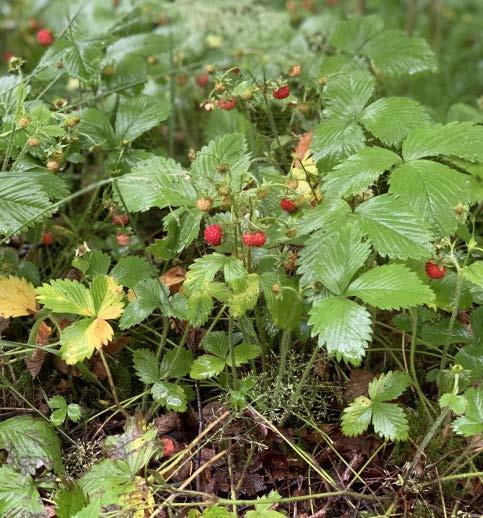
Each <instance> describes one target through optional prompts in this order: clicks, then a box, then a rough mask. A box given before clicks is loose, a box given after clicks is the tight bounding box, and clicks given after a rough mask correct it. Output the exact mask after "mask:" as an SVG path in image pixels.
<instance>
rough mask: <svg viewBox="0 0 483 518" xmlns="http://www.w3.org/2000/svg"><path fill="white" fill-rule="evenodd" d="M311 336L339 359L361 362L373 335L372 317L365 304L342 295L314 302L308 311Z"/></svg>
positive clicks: (356, 363) (353, 362) (355, 363)
mask: <svg viewBox="0 0 483 518" xmlns="http://www.w3.org/2000/svg"><path fill="white" fill-rule="evenodd" d="M309 315H310V318H309V324H310V325H311V326H312V336H315V335H318V336H319V345H321V346H322V345H324V344H325V345H326V347H327V351H328V352H329V354H330V355H331V356H335V357H336V358H337V359H339V360H340V359H344V360H345V361H347V362H349V363H352V364H354V365H358V364H359V363H360V361H361V359H362V358H363V356H364V354H365V348H366V347H367V344H368V342H369V340H370V339H371V336H372V325H371V317H370V315H369V312H368V311H367V309H366V308H364V307H362V306H359V305H358V304H356V303H355V302H354V301H352V300H348V299H345V298H343V297H329V298H327V299H321V300H318V301H316V302H314V304H313V306H312V308H311V309H310V312H309Z"/></svg>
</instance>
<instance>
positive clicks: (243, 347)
mask: <svg viewBox="0 0 483 518" xmlns="http://www.w3.org/2000/svg"><path fill="white" fill-rule="evenodd" d="M233 353H234V356H235V365H236V367H240V365H244V364H245V363H248V362H249V361H250V360H254V359H255V358H258V357H259V356H260V348H259V347H258V345H256V344H249V343H242V344H240V345H236V346H235V347H234V348H233ZM226 362H227V364H228V365H231V363H232V362H231V356H230V355H228V356H227V359H226Z"/></svg>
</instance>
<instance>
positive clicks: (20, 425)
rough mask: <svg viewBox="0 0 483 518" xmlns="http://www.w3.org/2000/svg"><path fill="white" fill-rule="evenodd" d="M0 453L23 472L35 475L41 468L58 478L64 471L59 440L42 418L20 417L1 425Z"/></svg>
mask: <svg viewBox="0 0 483 518" xmlns="http://www.w3.org/2000/svg"><path fill="white" fill-rule="evenodd" d="M0 450H6V451H7V452H8V459H7V460H8V463H9V464H12V465H13V466H14V467H15V468H16V469H18V470H20V471H21V472H22V473H31V474H32V475H34V474H35V470H36V469H38V468H40V467H41V466H45V467H46V468H47V469H49V470H53V471H54V473H56V474H57V475H60V474H61V473H62V472H63V467H62V455H61V450H60V440H59V438H58V437H57V435H56V434H55V431H54V429H53V427H52V425H51V424H50V423H49V422H48V421H46V420H44V419H38V418H34V417H31V416H19V417H11V418H10V419H7V420H5V421H3V422H1V423H0Z"/></svg>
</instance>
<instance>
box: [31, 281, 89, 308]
mask: <svg viewBox="0 0 483 518" xmlns="http://www.w3.org/2000/svg"><path fill="white" fill-rule="evenodd" d="M36 291H37V298H38V300H39V301H40V302H41V303H42V304H43V305H44V306H45V307H47V308H49V309H51V310H52V311H54V312H55V313H74V314H76V315H82V316H84V317H94V316H95V307H94V301H93V300H92V297H91V294H90V292H89V290H88V289H87V288H86V287H85V286H84V285H82V284H81V283H80V282H78V281H71V280H67V279H57V280H54V281H51V282H50V284H44V285H43V286H41V287H40V288H37V290H36Z"/></svg>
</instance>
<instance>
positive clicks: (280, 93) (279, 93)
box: [272, 85, 290, 99]
mask: <svg viewBox="0 0 483 518" xmlns="http://www.w3.org/2000/svg"><path fill="white" fill-rule="evenodd" d="M272 95H273V96H274V97H275V99H285V98H286V97H288V96H289V95H290V88H289V87H288V86H287V85H283V86H281V87H280V88H277V89H275V90H274V91H273V92H272Z"/></svg>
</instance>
